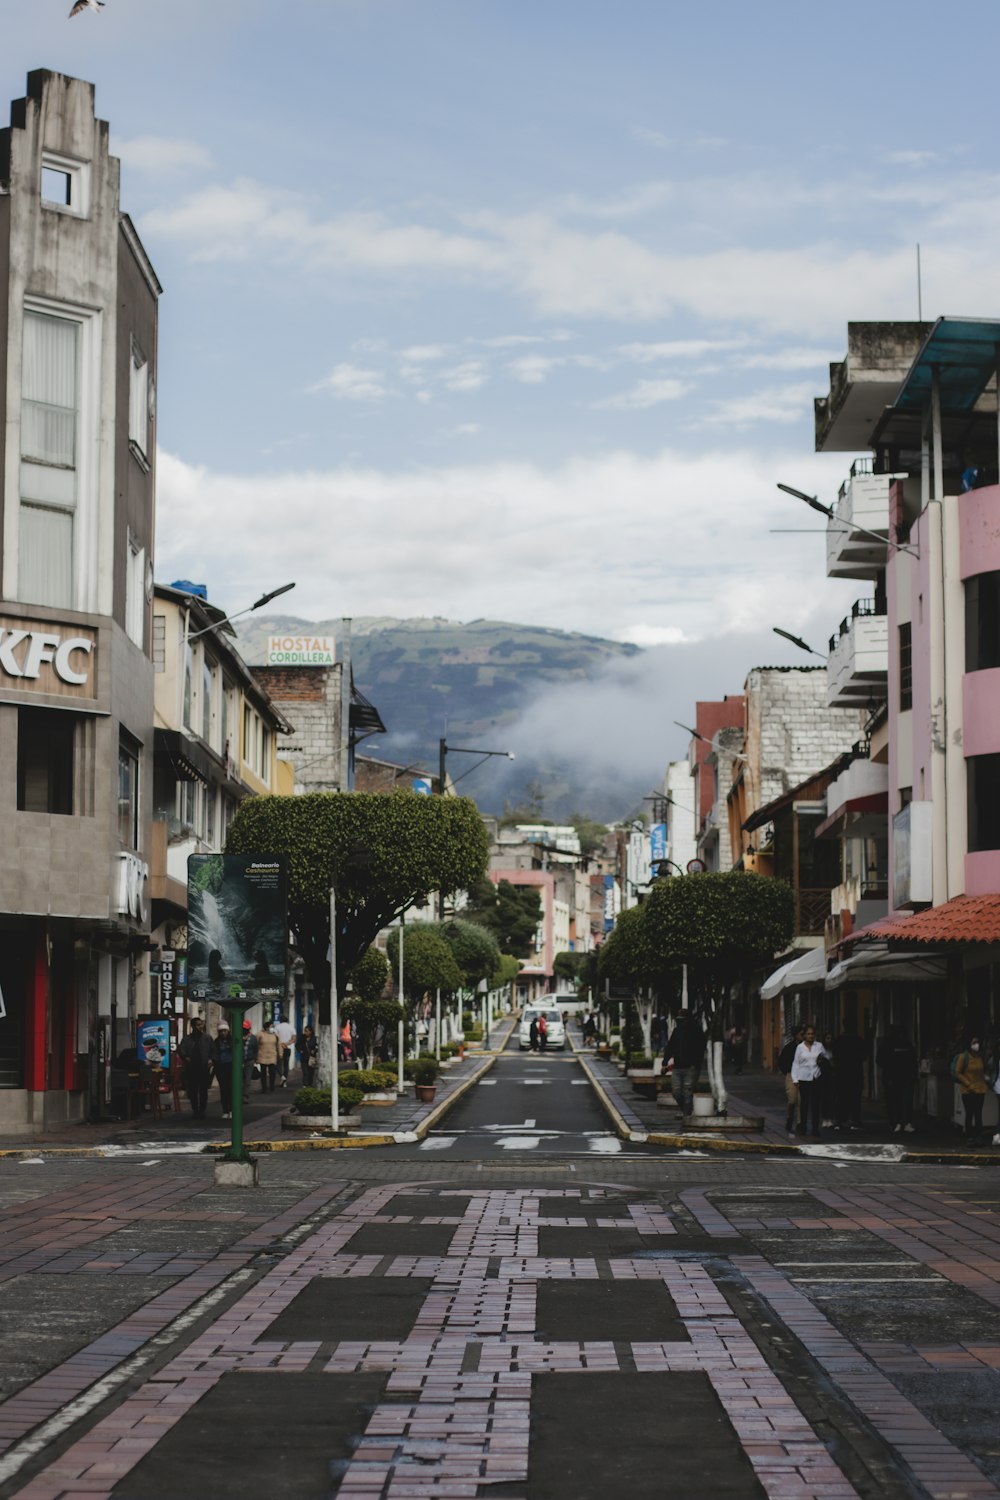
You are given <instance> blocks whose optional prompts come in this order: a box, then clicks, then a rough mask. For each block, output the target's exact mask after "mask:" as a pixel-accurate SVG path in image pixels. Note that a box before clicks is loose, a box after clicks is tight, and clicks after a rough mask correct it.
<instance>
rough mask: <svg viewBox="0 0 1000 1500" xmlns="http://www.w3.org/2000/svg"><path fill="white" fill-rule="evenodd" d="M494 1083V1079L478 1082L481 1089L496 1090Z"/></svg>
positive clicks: (482, 1079) (481, 1079)
mask: <svg viewBox="0 0 1000 1500" xmlns="http://www.w3.org/2000/svg"><path fill="white" fill-rule="evenodd" d="M496 1082H497V1081H496V1079H495V1078H480V1080H479V1087H480V1088H481V1089H492V1088H496Z"/></svg>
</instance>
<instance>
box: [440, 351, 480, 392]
mask: <svg viewBox="0 0 1000 1500" xmlns="http://www.w3.org/2000/svg"><path fill="white" fill-rule="evenodd" d="M441 379H442V382H443V384H444V385H445V386H447V388H448V390H449V391H478V390H479V389H480V387H481V386H484V385H485V384H486V382H487V380H488V379H489V371H488V370H487V368H486V366H485V365H484V364H483V362H482V360H480V359H466V360H463V361H462V363H461V364H460V365H455V366H454V367H453V368H452V369H450V370H445V371H444V372H443V373H442V376H441Z"/></svg>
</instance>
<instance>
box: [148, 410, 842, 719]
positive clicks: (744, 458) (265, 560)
mask: <svg viewBox="0 0 1000 1500" xmlns="http://www.w3.org/2000/svg"><path fill="white" fill-rule="evenodd" d="M470 436H471V435H470ZM456 440H457V439H456ZM842 472H843V458H842V456H841V455H832V456H831V457H827V456H825V455H821V456H815V455H807V456H805V457H803V454H802V451H801V449H800V448H799V447H798V446H797V445H795V446H794V447H792V448H790V449H789V450H784V449H782V450H780V451H779V450H774V451H771V452H766V453H764V454H755V453H753V452H751V451H749V450H748V449H743V450H741V449H740V448H739V447H738V446H737V445H736V444H735V443H733V442H731V441H728V440H727V441H726V443H725V446H719V447H718V448H717V449H716V450H713V449H711V448H710V447H709V446H708V444H706V445H705V446H704V450H703V451H702V452H701V453H699V455H698V456H697V457H695V458H691V457H686V456H684V455H682V454H679V453H677V452H674V451H671V450H664V451H662V452H659V453H656V454H655V455H653V456H651V457H648V458H647V457H640V456H639V455H637V454H635V453H630V452H627V451H614V452H604V453H601V454H598V455H597V456H596V457H594V458H592V459H587V460H583V459H577V460H570V461H567V462H565V463H562V464H558V465H554V466H551V467H544V466H541V465H538V464H531V463H512V462H511V463H506V462H483V463H472V462H462V463H459V462H453V463H446V464H442V465H439V466H433V465H428V466H425V467H421V468H406V469H400V470H388V469H378V468H376V467H373V466H368V467H365V466H363V465H362V464H360V463H355V464H345V465H342V466H341V467H339V468H332V469H329V470H327V471H316V470H314V469H309V468H307V467H306V466H304V465H303V466H299V467H292V466H290V467H289V468H288V469H287V470H286V471H284V472H281V471H279V472H274V471H271V472H268V473H260V474H245V475H241V474H224V473H215V472H213V471H212V470H210V469H207V468H197V467H194V466H192V465H189V464H186V463H184V462H183V461H182V460H181V459H179V458H177V457H175V456H173V455H171V454H169V453H163V454H162V455H161V458H160V464H159V469H158V489H159V497H160V504H159V525H158V549H157V550H158V556H157V570H158V576H159V577H161V578H174V577H180V576H182V575H183V573H184V570H185V569H186V568H188V567H189V565H190V559H191V557H192V556H193V555H195V554H196V555H197V556H198V557H199V559H200V564H201V567H202V571H203V576H204V577H205V579H206V580H207V581H208V583H209V589H210V594H211V597H212V598H213V600H216V601H217V602H220V603H222V604H223V605H228V606H229V607H232V608H238V607H239V606H240V604H242V603H244V602H245V599H246V597H247V587H248V580H251V581H252V580H257V582H258V583H259V585H260V587H266V586H267V585H268V583H269V582H272V581H273V580H274V578H275V577H279V578H280V577H282V576H285V575H287V576H288V577H290V578H296V579H297V580H298V587H297V589H296V593H295V608H296V612H298V613H300V614H302V615H303V616H304V617H306V618H310V617H311V618H324V617H327V616H328V615H329V613H330V610H331V600H335V601H336V613H338V614H340V613H343V614H351V615H355V616H361V615H379V614H388V615H394V616H401V617H407V616H415V615H428V616H429V615H435V614H441V613H442V612H447V613H448V614H449V615H450V616H452V617H454V618H460V619H474V618H476V617H479V616H488V617H492V618H495V619H509V620H520V621H530V622H534V623H537V624H547V625H558V626H562V627H565V628H568V629H578V630H584V631H587V632H589V633H591V634H598V635H604V636H614V637H622V636H624V635H626V634H627V633H628V632H629V631H632V630H634V629H635V628H636V624H637V622H638V623H639V624H641V626H642V627H643V629H644V630H646V631H647V632H651V631H670V630H675V629H680V630H682V631H683V632H684V635H685V636H686V637H687V638H688V639H693V638H717V637H719V636H721V635H725V634H726V632H727V631H729V632H731V631H738V630H751V629H769V628H770V626H771V625H772V624H780V625H784V626H785V627H786V628H788V629H790V630H795V631H801V632H802V633H803V634H805V633H806V632H807V631H808V629H809V628H810V625H811V626H812V628H813V632H814V639H822V638H823V634H824V633H827V632H828V631H829V628H830V627H831V625H832V624H833V623H834V622H835V621H836V620H838V619H840V618H841V616H842V615H843V614H844V612H845V610H846V608H847V607H848V606H849V604H850V602H851V600H852V599H853V597H855V595H856V592H857V587H858V586H857V584H852V583H850V582H848V583H837V582H835V581H830V580H827V579H826V578H825V576H824V563H825V550H824V541H823V536H822V534H819V535H815V536H813V535H804V536H799V535H788V536H780V537H775V536H772V535H771V534H770V532H769V528H770V527H774V526H777V527H782V526H788V525H793V526H794V525H795V524H796V521H795V520H794V519H792V520H791V521H790V520H789V512H788V506H789V505H790V504H792V502H789V501H788V500H787V499H785V497H783V496H782V495H781V494H780V493H779V492H778V491H777V490H776V489H775V483H774V482H775V479H776V478H781V477H783V476H789V475H791V476H792V477H793V478H795V479H796V480H797V481H798V482H799V483H801V484H802V485H803V487H808V488H809V489H810V490H811V491H815V492H817V493H819V494H820V495H821V496H822V497H823V498H832V497H833V496H834V495H835V493H836V486H837V484H838V483H839V481H840V479H841V477H842ZM553 558H558V559H559V566H558V567H553V564H552V559H553ZM199 576H201V575H199ZM852 590H853V591H854V592H853V593H852ZM776 599H780V601H781V609H780V617H779V618H772V615H773V614H774V608H775V606H774V601H775V600H776ZM817 612H819V617H820V624H819V625H818V626H817V624H816V620H817ZM817 631H818V633H817ZM647 638H651V637H649V636H647ZM737 688H738V683H737V684H735V685H734V688H733V689H732V690H736V689H737ZM678 717H683V715H678Z"/></svg>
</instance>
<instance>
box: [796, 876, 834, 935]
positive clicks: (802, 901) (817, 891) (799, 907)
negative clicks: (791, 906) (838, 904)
mask: <svg viewBox="0 0 1000 1500" xmlns="http://www.w3.org/2000/svg"><path fill="white" fill-rule="evenodd" d="M831 889H832V887H829V886H823V887H822V888H819V887H814V886H800V887H799V889H798V890H797V891H796V892H795V931H796V933H797V934H798V935H799V936H800V937H821V936H822V934H823V932H824V930H825V927H826V919H827V917H828V916H829V915H830V891H831Z"/></svg>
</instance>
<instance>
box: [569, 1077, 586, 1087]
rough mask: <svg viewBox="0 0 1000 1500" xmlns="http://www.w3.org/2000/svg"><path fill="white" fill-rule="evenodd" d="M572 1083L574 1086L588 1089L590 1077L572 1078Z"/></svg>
mask: <svg viewBox="0 0 1000 1500" xmlns="http://www.w3.org/2000/svg"><path fill="white" fill-rule="evenodd" d="M570 1083H572V1085H573V1087H574V1088H585V1089H586V1088H589V1087H590V1079H589V1078H571V1079H570Z"/></svg>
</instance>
